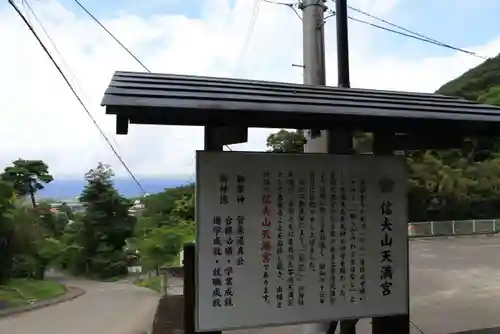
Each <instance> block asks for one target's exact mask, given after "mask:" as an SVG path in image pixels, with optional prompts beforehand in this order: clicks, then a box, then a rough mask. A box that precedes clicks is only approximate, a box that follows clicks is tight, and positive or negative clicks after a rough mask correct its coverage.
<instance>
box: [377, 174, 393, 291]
mask: <svg viewBox="0 0 500 334" xmlns="http://www.w3.org/2000/svg"><path fill="white" fill-rule="evenodd" d="M378 183H379V187H380V194H381V198H382V202H381V204H380V213H381V215H382V222H381V224H380V229H381V232H382V239H381V240H380V246H381V254H380V265H381V266H380V280H381V283H380V288H381V292H382V295H383V296H389V295H390V294H391V293H392V285H393V282H392V278H393V268H392V262H393V260H392V255H393V254H392V231H393V229H392V213H393V209H392V205H393V203H392V201H391V200H388V199H387V195H389V194H391V193H392V191H393V188H394V181H393V180H391V179H389V178H383V179H380V180H379V182H378Z"/></svg>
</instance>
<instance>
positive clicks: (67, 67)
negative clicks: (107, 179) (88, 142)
mask: <svg viewBox="0 0 500 334" xmlns="http://www.w3.org/2000/svg"><path fill="white" fill-rule="evenodd" d="M22 3H23V6H24V7H25V8H26V9H27V10H28V11H29V12H30V13H31V15H33V17H34V18H35V21H36V22H37V23H38V25H39V26H40V28H41V29H42V31H43V33H44V35H45V37H47V39H48V40H49V42H50V44H51V45H52V48H53V49H54V51H55V52H56V53H57V54H58V55H59V59H60V60H61V61H62V63H63V65H64V66H65V67H66V71H67V72H68V73H69V75H70V76H71V78H72V79H73V81H74V83H75V85H76V86H77V88H78V89H80V92H81V93H82V95H83V98H84V99H85V100H87V102H90V101H91V100H90V98H89V97H88V95H87V94H86V93H85V90H84V89H83V87H82V85H80V82H79V81H78V79H77V77H76V75H75V74H74V73H73V71H71V68H70V66H69V65H68V63H67V62H66V61H65V60H64V57H63V55H62V54H61V52H60V51H59V48H58V47H57V45H56V43H55V42H54V40H53V39H52V38H51V37H50V34H49V32H48V31H47V29H45V26H44V25H43V23H42V21H41V20H40V18H39V17H38V15H36V13H35V11H34V10H33V7H31V5H30V4H29V2H28V1H27V0H22ZM26 19H27V20H28V22H29V24H30V25H31V26H33V25H32V23H31V22H30V21H29V19H28V18H26ZM111 139H113V142H114V144H115V145H116V147H117V151H118V152H119V153H120V151H121V150H120V145H119V144H118V142H117V141H116V139H115V137H114V136H111Z"/></svg>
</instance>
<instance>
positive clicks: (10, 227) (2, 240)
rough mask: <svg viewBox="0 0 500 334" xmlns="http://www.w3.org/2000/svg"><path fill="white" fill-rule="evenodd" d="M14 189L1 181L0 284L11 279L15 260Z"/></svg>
mask: <svg viewBox="0 0 500 334" xmlns="http://www.w3.org/2000/svg"><path fill="white" fill-rule="evenodd" d="M14 199H15V196H14V189H13V188H12V187H11V185H10V184H8V183H6V182H4V181H1V180H0V284H4V283H5V282H6V281H7V280H8V279H9V278H10V277H11V272H12V266H13V258H14V247H13V242H14V224H13V217H12V211H13V209H14Z"/></svg>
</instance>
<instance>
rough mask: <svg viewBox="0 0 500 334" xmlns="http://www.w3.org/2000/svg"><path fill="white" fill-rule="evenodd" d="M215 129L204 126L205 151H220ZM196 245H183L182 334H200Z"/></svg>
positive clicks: (208, 333)
mask: <svg viewBox="0 0 500 334" xmlns="http://www.w3.org/2000/svg"><path fill="white" fill-rule="evenodd" d="M220 132H222V131H218V129H217V128H214V127H210V126H205V145H204V146H205V151H222V147H223V144H222V142H221V138H220V136H219V135H220ZM196 223H198V222H196ZM195 247H196V245H195V244H194V243H190V244H186V245H184V260H183V265H184V334H195V333H197V334H202V333H200V332H196V329H195V328H196V325H195V321H196V317H195V311H196V249H195ZM203 334H222V332H221V331H213V332H203Z"/></svg>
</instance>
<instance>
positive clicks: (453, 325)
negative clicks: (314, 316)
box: [232, 236, 500, 334]
mask: <svg viewBox="0 0 500 334" xmlns="http://www.w3.org/2000/svg"><path fill="white" fill-rule="evenodd" d="M410 249H411V253H410V265H411V277H410V279H411V281H410V289H411V297H410V300H411V319H412V321H413V322H414V323H415V324H416V325H417V326H418V327H419V328H420V329H421V331H422V332H423V333H425V334H458V333H460V334H498V333H500V316H499V314H500V236H474V237H455V238H435V239H414V240H412V241H411V242H410ZM370 329H371V325H370V320H368V319H364V320H362V321H361V323H360V324H359V325H358V334H369V333H371V330H370ZM309 330H310V326H309V328H307V327H305V326H288V327H278V328H268V329H258V330H257V329H252V330H240V331H234V332H232V334H310V333H311V334H312V333H314V334H316V333H317V332H315V331H312V332H311V331H309ZM465 331H467V332H465ZM469 331H470V332H469ZM422 332H420V331H419V330H418V329H417V328H416V327H414V326H413V327H412V332H411V333H412V334H422Z"/></svg>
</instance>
